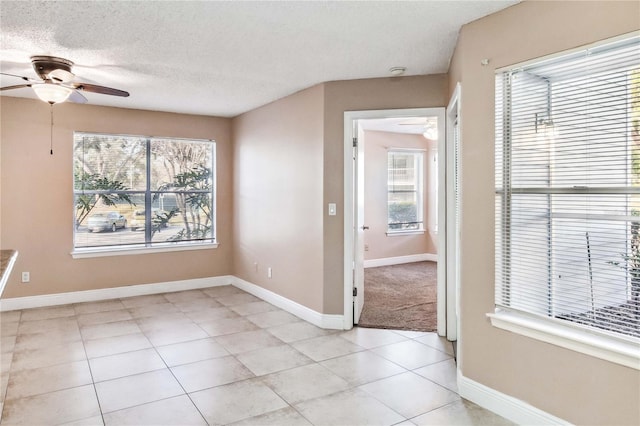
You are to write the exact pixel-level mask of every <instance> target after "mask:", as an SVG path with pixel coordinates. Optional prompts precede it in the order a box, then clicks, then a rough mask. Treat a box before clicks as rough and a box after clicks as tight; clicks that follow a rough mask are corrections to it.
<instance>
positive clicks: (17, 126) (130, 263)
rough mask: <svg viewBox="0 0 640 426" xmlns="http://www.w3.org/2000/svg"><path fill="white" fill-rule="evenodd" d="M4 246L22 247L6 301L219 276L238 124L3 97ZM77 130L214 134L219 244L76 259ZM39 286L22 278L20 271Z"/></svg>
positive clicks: (223, 270)
mask: <svg viewBox="0 0 640 426" xmlns="http://www.w3.org/2000/svg"><path fill="white" fill-rule="evenodd" d="M0 102H1V107H2V109H1V111H2V115H1V117H0V119H1V122H0V123H1V133H0V141H1V149H2V160H1V161H2V162H1V164H0V166H1V168H0V178H1V185H2V189H1V193H2V200H1V207H0V208H1V215H2V228H1V229H0V236H1V241H2V248H13V249H17V250H18V251H19V252H20V255H19V257H18V260H17V262H16V265H15V268H14V272H13V274H12V275H11V278H10V281H9V282H8V284H7V287H6V288H5V291H4V294H3V295H2V296H3V298H9V297H21V296H32V295H41V294H52V293H62V292H69V291H79V290H90V289H100V288H108V287H119V286H127V285H134V284H145V283H155V282H166V281H175V280H185V279H192V278H201V277H211V276H218V275H226V274H231V273H232V256H233V250H232V235H231V226H232V216H231V207H232V205H231V202H232V194H231V174H232V169H231V164H232V163H231V155H232V152H231V139H230V129H231V121H230V120H229V119H226V118H214V117H204V116H191V115H181V114H169V113H160V112H151V111H139V110H128V109H118V108H107V107H98V106H91V105H76V104H68V103H65V104H61V105H56V106H55V107H54V123H55V124H54V129H53V132H54V133H53V138H54V146H53V148H54V155H53V156H51V155H49V141H50V121H49V119H50V115H49V106H48V105H47V104H45V103H44V102H41V101H38V100H28V99H20V98H10V97H5V96H3V97H2V98H0ZM73 131H87V132H105V133H121V134H133V135H151V136H168V137H181V138H201V139H215V140H216V142H217V177H218V181H217V185H218V192H217V198H216V202H217V208H218V219H217V227H218V232H217V236H218V240H219V242H220V247H219V248H218V249H215V250H199V251H183V252H171V253H158V254H145V255H131V256H113V257H100V258H91V259H72V258H71V255H70V252H71V250H72V248H73V217H74V206H73V195H72V178H73V171H72V157H73V154H72V149H73ZM21 271H29V272H31V282H30V283H28V284H21V283H20V272H21Z"/></svg>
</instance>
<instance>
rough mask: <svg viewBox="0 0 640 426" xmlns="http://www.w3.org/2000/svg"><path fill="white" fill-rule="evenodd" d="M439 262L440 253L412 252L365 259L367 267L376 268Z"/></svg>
mask: <svg viewBox="0 0 640 426" xmlns="http://www.w3.org/2000/svg"><path fill="white" fill-rule="evenodd" d="M424 261H430V262H437V261H438V255H437V254H432V253H420V254H410V255H408V256H397V257H384V258H381V259H369V260H365V261H364V267H365V268H376V267H378V266H390V265H400V264H402V263H413V262H424Z"/></svg>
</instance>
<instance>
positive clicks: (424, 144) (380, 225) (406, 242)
mask: <svg viewBox="0 0 640 426" xmlns="http://www.w3.org/2000/svg"><path fill="white" fill-rule="evenodd" d="M363 139H364V140H363V141H362V142H363V143H364V221H365V224H366V225H367V226H368V227H369V230H368V231H366V232H365V233H364V244H365V253H364V259H365V260H370V259H383V258H387V257H398V256H408V255H412V254H423V253H431V254H436V246H435V237H436V236H435V235H432V233H431V232H430V230H429V229H428V228H429V223H430V222H431V221H432V220H431V219H432V218H431V217H430V215H429V213H430V210H431V209H430V206H431V203H432V202H433V201H434V200H433V198H432V199H429V191H428V190H429V186H430V181H429V175H430V168H431V166H432V165H431V162H430V161H429V148H430V144H429V141H428V140H427V139H425V138H424V136H422V135H411V134H402V133H389V132H379V131H371V130H367V131H365V132H364V138H363ZM389 148H411V149H422V150H424V151H425V152H424V179H423V189H424V199H423V211H424V227H425V232H424V233H423V234H413V235H393V236H387V222H388V217H387V205H388V192H387V175H388V171H387V168H388V164H387V153H388V151H389Z"/></svg>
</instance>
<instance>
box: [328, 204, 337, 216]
mask: <svg viewBox="0 0 640 426" xmlns="http://www.w3.org/2000/svg"><path fill="white" fill-rule="evenodd" d="M336 210H337V208H336V203H329V216H335V215H336Z"/></svg>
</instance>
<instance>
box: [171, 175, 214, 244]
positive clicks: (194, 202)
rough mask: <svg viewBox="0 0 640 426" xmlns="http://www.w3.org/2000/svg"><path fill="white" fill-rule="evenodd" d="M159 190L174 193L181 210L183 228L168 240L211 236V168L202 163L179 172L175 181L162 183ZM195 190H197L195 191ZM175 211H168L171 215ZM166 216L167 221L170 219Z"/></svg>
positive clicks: (197, 238) (196, 238)
mask: <svg viewBox="0 0 640 426" xmlns="http://www.w3.org/2000/svg"><path fill="white" fill-rule="evenodd" d="M160 190H161V191H180V192H177V193H176V197H177V202H178V206H179V210H180V211H181V212H182V220H183V225H184V228H183V229H182V230H181V231H180V232H178V233H177V234H175V235H173V236H172V237H170V238H169V241H181V240H199V239H204V238H210V237H211V228H212V224H213V220H212V217H211V216H212V211H211V197H210V194H211V169H209V168H207V167H204V166H202V165H199V166H196V167H194V168H192V169H191V170H188V171H186V172H183V173H179V174H177V175H176V176H175V181H174V182H171V183H167V184H164V185H162V186H161V187H160ZM190 191H193V192H190ZM196 191H197V192H196ZM175 213H177V212H174V211H172V212H170V213H169V214H171V217H172V216H173V215H175ZM171 217H168V218H167V221H168V220H169V219H171Z"/></svg>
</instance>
